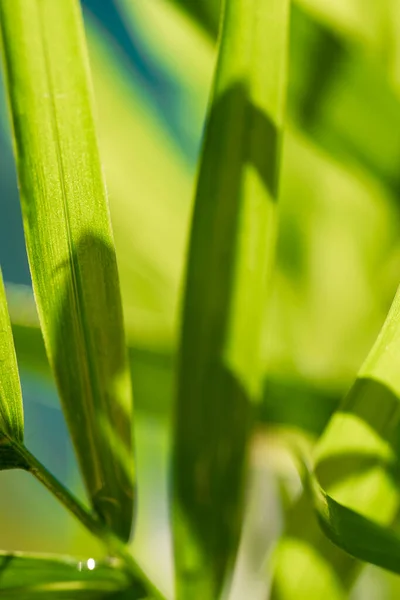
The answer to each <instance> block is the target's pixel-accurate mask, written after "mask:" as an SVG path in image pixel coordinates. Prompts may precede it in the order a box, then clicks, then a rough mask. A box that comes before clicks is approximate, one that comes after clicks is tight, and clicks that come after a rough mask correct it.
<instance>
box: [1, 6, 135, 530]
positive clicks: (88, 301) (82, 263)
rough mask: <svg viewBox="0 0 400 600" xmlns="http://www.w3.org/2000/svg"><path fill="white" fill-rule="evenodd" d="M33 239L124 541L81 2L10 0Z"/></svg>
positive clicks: (108, 296)
mask: <svg viewBox="0 0 400 600" xmlns="http://www.w3.org/2000/svg"><path fill="white" fill-rule="evenodd" d="M0 17H1V31H2V37H3V55H4V64H5V72H6V82H7V87H8V94H9V103H10V109H11V118H12V124H13V130H14V142H15V150H16V158H17V168H18V177H19V184H20V194H21V203H22V212H23V220H24V228H25V237H26V245H27V250H28V257H29V262H30V268H31V273H32V280H33V286H34V292H35V297H36V301H37V305H38V311H39V317H40V322H41V326H42V330H43V335H44V340H45V345H46V350H47V354H48V357H49V362H50V364H51V366H52V369H53V371H54V373H55V376H56V380H57V384H58V390H59V394H60V397H61V399H62V403H63V408H64V411H65V414H66V418H67V422H68V425H69V429H70V432H71V435H72V439H73V442H74V445H75V449H76V452H77V455H78V459H79V464H80V467H81V470H82V473H83V476H84V480H85V483H86V487H87V490H88V493H89V496H90V498H91V501H92V504H93V507H94V508H95V510H96V511H97V513H98V514H99V515H100V516H101V517H102V518H103V519H104V520H105V521H106V522H107V523H108V525H109V526H110V527H111V528H112V529H113V530H114V532H115V533H116V534H117V535H119V536H120V537H121V538H122V539H124V540H126V539H127V538H128V536H129V532H130V529H131V521H132V509H133V490H134V473H133V462H132V441H131V418H132V397H131V387H130V378H129V370H128V365H127V356H126V349H125V340H124V333H123V319H122V309H121V300H120V292H119V282H118V272H117V265H116V258H115V250H114V243H113V238H112V233H111V226H110V219H109V212H108V206H107V199H106V192H105V187H104V182H103V177H102V170H101V164H100V159H99V154H98V148H97V140H96V134H95V128H94V123H93V111H92V99H91V91H90V84H89V72H88V60H87V55H86V48H85V39H84V32H83V25H82V19H81V15H80V11H79V5H78V2H77V1H76V0H65V1H63V2H54V1H53V0H41V1H39V0H4V1H3V0H2V2H1V3H0Z"/></svg>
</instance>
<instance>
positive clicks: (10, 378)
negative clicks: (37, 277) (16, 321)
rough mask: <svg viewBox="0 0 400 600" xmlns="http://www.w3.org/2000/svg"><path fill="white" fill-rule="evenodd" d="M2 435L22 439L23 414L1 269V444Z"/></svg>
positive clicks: (14, 439) (20, 440) (21, 440)
mask: <svg viewBox="0 0 400 600" xmlns="http://www.w3.org/2000/svg"><path fill="white" fill-rule="evenodd" d="M3 436H6V438H7V439H8V440H9V441H15V442H19V443H22V442H23V439H24V413H23V406H22V394H21V386H20V382H19V374H18V366H17V359H16V356H15V348H14V341H13V336H12V331H11V323H10V317H9V314H8V307H7V300H6V294H5V290H4V283H3V276H2V273H1V270H0V446H2V445H3V444H4V439H3ZM0 455H1V451H0Z"/></svg>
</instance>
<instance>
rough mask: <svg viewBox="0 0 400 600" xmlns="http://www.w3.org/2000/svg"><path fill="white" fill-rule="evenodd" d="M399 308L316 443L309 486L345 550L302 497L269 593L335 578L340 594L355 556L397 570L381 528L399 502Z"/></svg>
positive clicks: (317, 590) (313, 588)
mask: <svg viewBox="0 0 400 600" xmlns="http://www.w3.org/2000/svg"><path fill="white" fill-rule="evenodd" d="M399 307H400V295H399V294H397V296H396V298H395V300H394V303H393V306H392V308H391V310H390V312H389V315H388V318H387V320H386V322H385V324H384V326H383V328H382V331H381V333H380V335H379V337H378V339H377V341H376V343H375V345H374V347H373V348H372V350H371V352H370V354H369V356H368V358H367V360H366V362H365V364H364V365H363V367H362V368H361V370H360V373H359V376H358V378H357V380H356V382H355V383H354V385H353V387H352V389H351V390H350V392H349V393H348V395H347V396H346V398H345V399H344V401H343V403H342V404H341V406H340V408H339V409H338V410H337V411H336V412H335V413H334V415H333V416H332V418H331V420H330V422H329V423H328V426H327V428H326V429H325V431H324V433H323V434H322V436H321V438H320V439H319V441H318V443H317V445H316V448H315V473H316V475H315V476H312V480H311V481H312V486H311V489H312V491H313V502H314V505H315V507H316V509H317V517H318V520H319V522H320V523H321V524H322V526H323V530H324V532H325V533H326V534H327V535H328V538H329V539H330V540H331V541H333V542H334V543H335V545H336V546H338V547H339V548H341V549H343V550H345V551H346V552H347V553H348V554H347V555H346V554H344V552H342V550H340V549H339V548H335V547H334V546H332V544H329V542H327V540H326V539H324V536H323V535H321V534H320V533H319V532H318V530H317V528H316V526H315V522H314V518H313V516H312V515H311V514H310V512H309V511H307V510H304V508H305V507H306V504H307V498H306V497H303V498H302V499H301V501H300V502H299V503H298V504H297V505H296V506H295V507H294V510H293V513H292V515H291V518H290V520H289V523H288V527H287V531H286V533H285V537H284V538H283V540H282V541H281V543H280V545H279V548H278V553H277V558H276V571H275V580H274V584H273V592H272V598H273V600H292V599H293V600H295V599H296V600H297V599H299V598H300V599H302V598H309V599H312V600H314V599H315V600H317V599H318V598H321V595H323V594H324V593H325V592H326V590H327V589H328V587H329V588H332V587H333V585H334V586H335V588H336V592H335V595H332V598H333V597H334V598H335V599H336V598H337V599H344V598H346V597H347V594H348V589H349V588H350V587H351V585H352V583H353V581H354V579H355V577H356V576H357V574H358V571H359V564H358V563H357V561H355V560H354V558H353V557H356V558H358V559H361V560H364V561H368V562H372V563H373V564H376V565H378V566H381V567H383V568H386V569H388V570H391V571H394V572H399V571H398V569H399V564H398V563H397V562H396V560H397V559H396V557H398V556H399V550H400V546H398V545H399V544H400V538H398V537H397V536H396V535H395V534H394V533H393V532H391V531H390V530H389V529H388V528H387V527H388V526H389V525H390V524H392V523H393V522H394V520H395V519H396V516H397V514H398V511H399V508H400V495H399V484H398V467H399V462H398V456H399V453H398V451H399V444H398V435H399V429H400V404H399V399H400V377H399V371H398V360H399V355H400V320H399V314H400V312H399ZM300 517H301V520H300V521H299V519H300ZM349 554H350V555H351V556H349ZM294 565H295V567H294Z"/></svg>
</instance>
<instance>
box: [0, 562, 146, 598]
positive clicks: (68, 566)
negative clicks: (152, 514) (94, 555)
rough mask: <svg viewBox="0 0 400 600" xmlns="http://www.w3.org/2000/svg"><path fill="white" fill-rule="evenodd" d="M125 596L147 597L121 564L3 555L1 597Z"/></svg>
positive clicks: (0, 565)
mask: <svg viewBox="0 0 400 600" xmlns="http://www.w3.org/2000/svg"><path fill="white" fill-rule="evenodd" d="M89 567H90V568H89ZM125 593H126V594H127V595H126V597H127V598H128V597H129V598H131V599H132V600H139V599H144V598H146V597H147V595H146V591H145V589H144V588H143V586H142V584H141V582H140V581H135V582H133V583H132V581H130V579H129V578H128V577H127V576H126V574H125V573H124V571H123V570H122V568H121V564H120V563H118V562H115V564H112V563H108V562H107V561H94V560H93V559H91V560H90V561H89V560H83V559H81V560H80V559H78V558H72V557H57V556H52V555H41V554H25V553H21V552H16V553H6V552H0V597H1V598H18V599H19V600H21V599H23V598H27V599H29V598H49V600H50V599H51V600H53V599H55V598H71V597H74V598H84V599H87V598H108V597H110V598H115V599H117V598H123V597H125V596H124V594H125Z"/></svg>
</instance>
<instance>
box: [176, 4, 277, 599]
mask: <svg viewBox="0 0 400 600" xmlns="http://www.w3.org/2000/svg"><path fill="white" fill-rule="evenodd" d="M287 30H288V3H287V2H282V1H281V0H267V1H265V0H251V1H249V0H228V2H227V3H226V7H225V15H224V20H223V27H222V35H221V41H220V48H219V58H218V64H217V70H216V76H215V82H214V90H213V95H212V101H211V106H210V111H209V115H208V120H207V124H206V132H205V140H204V145H203V152H202V157H201V162H200V170H199V176H198V184H197V192H196V200H195V209H194V217H193V223H192V232H191V240H190V248H189V257H188V268H187V275H186V290H185V298H184V308H183V325H182V337H181V342H180V356H179V367H178V393H177V404H176V423H175V438H174V443H175V447H174V506H173V511H174V536H175V556H176V575H177V597H178V599H183V598H193V599H196V598H199V599H200V598H201V599H202V600H203V599H206V598H212V599H214V598H217V597H218V594H219V593H220V591H221V587H222V584H223V580H224V577H225V576H226V574H227V570H228V568H229V567H230V566H232V561H233V560H234V558H235V554H236V550H237V544H238V538H239V534H240V523H241V515H242V496H243V483H244V472H245V463H246V447H247V438H248V432H249V425H250V420H251V412H252V406H253V402H254V401H255V400H257V399H258V398H259V396H260V393H261V376H262V372H261V371H262V369H261V365H260V335H261V323H262V319H263V309H264V306H265V300H266V296H267V290H266V283H267V281H268V276H269V271H270V265H271V262H272V255H273V246H274V241H275V211H276V206H275V205H276V200H277V178H278V170H279V162H280V146H281V134H282V123H283V104H284V95H285V85H284V84H285V76H286V72H285V55H286V40H287Z"/></svg>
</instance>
